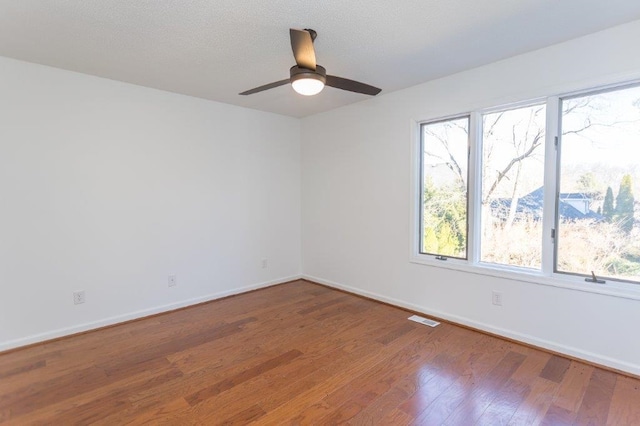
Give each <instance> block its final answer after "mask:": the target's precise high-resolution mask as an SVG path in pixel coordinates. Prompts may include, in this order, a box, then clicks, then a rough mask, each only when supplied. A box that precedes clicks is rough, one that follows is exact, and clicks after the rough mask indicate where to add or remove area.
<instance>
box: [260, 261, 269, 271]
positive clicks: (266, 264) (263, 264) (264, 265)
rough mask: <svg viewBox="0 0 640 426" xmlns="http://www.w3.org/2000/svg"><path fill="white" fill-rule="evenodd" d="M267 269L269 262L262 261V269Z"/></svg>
mask: <svg viewBox="0 0 640 426" xmlns="http://www.w3.org/2000/svg"><path fill="white" fill-rule="evenodd" d="M268 267H269V260H268V259H262V269H267V268H268Z"/></svg>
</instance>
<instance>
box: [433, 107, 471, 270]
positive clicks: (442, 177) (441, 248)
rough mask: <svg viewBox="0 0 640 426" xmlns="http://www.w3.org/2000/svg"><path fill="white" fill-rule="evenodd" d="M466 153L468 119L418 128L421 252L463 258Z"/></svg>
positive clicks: (465, 250)
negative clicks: (420, 179) (420, 163)
mask: <svg viewBox="0 0 640 426" xmlns="http://www.w3.org/2000/svg"><path fill="white" fill-rule="evenodd" d="M468 152H469V118H468V117H464V118H458V119H454V120H448V121H442V122H437V123H429V124H423V125H422V206H423V208H422V244H421V252H422V253H428V254H436V255H441V256H449V257H458V258H466V257H467V169H468Z"/></svg>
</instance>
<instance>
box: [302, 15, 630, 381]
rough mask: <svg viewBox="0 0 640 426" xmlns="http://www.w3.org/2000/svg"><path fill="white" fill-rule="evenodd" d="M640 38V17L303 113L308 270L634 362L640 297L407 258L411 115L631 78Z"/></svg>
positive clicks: (615, 362)
mask: <svg viewBox="0 0 640 426" xmlns="http://www.w3.org/2000/svg"><path fill="white" fill-rule="evenodd" d="M638 40H640V21H636V22H633V23H630V24H627V25H624V26H620V27H616V28H613V29H610V30H607V31H604V32H601V33H597V34H593V35H590V36H587V37H583V38H580V39H576V40H573V41H570V42H567V43H563V44H560V45H556V46H553V47H550V48H546V49H543V50H539V51H536V52H532V53H529V54H525V55H521V56H518V57H514V58H511V59H508V60H504V61H501V62H498V63H494V64H491V65H488V66H485V67H481V68H478V69H474V70H470V71H467V72H463V73H460V74H457V75H452V76H449V77H446V78H442V79H439V80H436V81H432V82H430V83H426V84H423V85H420V86H416V87H412V88H409V89H406V90H403V91H399V92H394V93H391V94H387V95H383V96H380V97H378V98H374V99H371V100H369V101H366V102H363V103H359V104H355V105H351V106H348V107H344V108H341V109H338V110H334V111H330V112H327V113H324V114H320V115H316V116H312V117H309V118H306V119H304V120H303V124H302V144H303V145H302V189H303V195H302V252H303V272H304V274H305V275H306V276H307V277H309V278H311V279H315V280H317V281H320V282H324V283H326V284H331V285H334V286H338V287H343V288H346V289H348V290H351V291H355V292H358V293H361V294H365V295H368V296H372V297H374V298H378V299H381V300H387V301H391V302H393V303H397V304H400V305H404V306H407V307H411V308H413V309H416V310H419V311H422V312H425V313H432V314H434V315H438V316H440V317H443V318H447V319H452V320H455V321H457V322H460V323H464V324H467V325H472V326H475V327H478V328H481V329H485V330H488V331H492V332H497V333H499V334H502V335H505V336H509V337H513V338H517V339H520V340H523V341H526V342H529V343H533V344H536V345H540V346H543V347H547V348H550V349H553V350H557V351H561V352H564V353H567V354H569V355H573V356H578V357H580V358H583V359H588V360H591V361H594V362H597V363H601V364H605V365H609V366H611V367H614V368H619V369H623V370H626V371H629V372H632V373H635V374H640V339H638V338H636V335H637V332H636V330H635V329H636V328H637V325H638V324H640V301H638V300H630V299H625V298H620V297H613V296H609V295H602V294H594V293H586V292H581V291H576V290H571V289H567V288H559V287H552V286H548V285H541V284H534V283H528V282H521V281H511V280H508V279H501V278H495V277H490V276H486V275H477V274H471V273H466V272H460V271H454V270H449V269H442V268H437V267H431V266H425V265H420V264H415V263H410V262H409V257H410V250H409V246H410V244H409V241H410V235H409V233H410V230H411V229H412V227H411V224H410V209H411V206H412V203H411V200H410V197H411V193H410V186H411V185H410V184H411V179H413V177H412V175H411V146H412V142H413V140H412V137H413V134H412V132H415V131H416V124H415V121H420V120H426V119H431V118H436V117H443V116H447V115H451V114H458V113H463V112H468V111H470V110H474V109H477V108H484V107H490V106H498V105H503V104H508V103H510V102H515V101H522V100H527V99H533V98H536V97H540V96H547V95H552V94H558V93H562V92H566V91H572V90H577V89H583V88H588V87H592V86H597V85H600V84H606V83H612V82H617V81H624V80H627V79H630V78H639V77H640V55H638V45H637V41H638ZM425 66H429V64H425ZM492 290H499V291H502V292H503V294H504V296H503V298H504V306H503V307H496V306H493V305H492V304H491V291H492ZM638 295H640V289H639V292H638Z"/></svg>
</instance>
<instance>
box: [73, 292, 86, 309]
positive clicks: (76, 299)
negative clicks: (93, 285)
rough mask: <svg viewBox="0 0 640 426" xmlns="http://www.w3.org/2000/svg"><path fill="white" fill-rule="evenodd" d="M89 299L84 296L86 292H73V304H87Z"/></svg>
mask: <svg viewBox="0 0 640 426" xmlns="http://www.w3.org/2000/svg"><path fill="white" fill-rule="evenodd" d="M86 301H87V299H86V298H85V294H84V290H82V291H74V292H73V304H74V305H80V304H82V303H84V302H86Z"/></svg>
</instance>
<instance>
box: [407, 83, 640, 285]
mask: <svg viewBox="0 0 640 426" xmlns="http://www.w3.org/2000/svg"><path fill="white" fill-rule="evenodd" d="M420 135H421V136H420V150H419V152H420V198H419V210H416V211H419V212H420V214H419V220H417V221H416V223H418V224H419V226H417V227H416V231H417V232H419V234H418V235H419V238H418V244H417V245H416V246H415V248H414V250H415V251H414V256H416V259H417V261H427V262H431V261H434V260H438V261H442V260H448V259H451V262H448V264H449V265H453V266H452V267H456V268H460V267H462V266H463V265H470V266H472V267H480V268H484V270H494V271H498V270H502V271H511V272H512V273H524V274H529V275H531V274H533V275H537V276H542V277H545V276H546V277H554V276H556V277H560V276H562V277H565V278H567V279H573V280H574V281H575V282H581V283H583V285H589V284H585V281H590V282H594V283H595V282H599V281H611V280H619V281H626V282H637V283H640V220H638V217H639V216H638V214H640V203H637V202H636V198H635V195H634V194H638V193H640V86H637V85H636V86H631V85H629V86H624V87H622V86H621V87H617V88H612V89H607V90H600V91H597V92H596V91H594V92H591V93H583V94H580V95H572V96H566V97H560V98H557V97H553V98H549V99H547V100H546V102H544V103H542V102H539V103H535V104H533V103H530V104H528V105H526V106H519V107H514V108H510V109H503V110H492V111H475V112H472V113H471V114H469V115H467V116H462V117H455V118H451V119H446V120H439V121H433V122H427V123H422V124H421V125H420ZM418 228H419V231H418ZM572 276H574V277H579V278H571V277H572ZM594 277H595V278H594Z"/></svg>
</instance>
